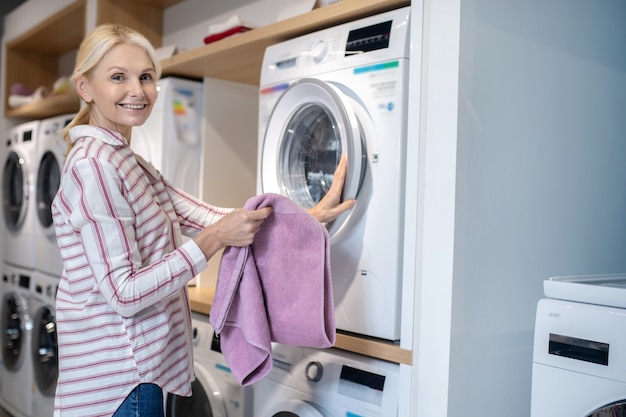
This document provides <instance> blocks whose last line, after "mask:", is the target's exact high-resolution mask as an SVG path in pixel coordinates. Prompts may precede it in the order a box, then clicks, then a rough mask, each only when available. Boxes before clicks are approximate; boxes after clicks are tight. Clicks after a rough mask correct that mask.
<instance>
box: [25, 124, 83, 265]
mask: <svg viewBox="0 0 626 417" xmlns="http://www.w3.org/2000/svg"><path fill="white" fill-rule="evenodd" d="M74 116H75V114H66V115H63V116H56V117H51V118H49V119H45V120H42V121H41V126H40V127H39V139H38V140H37V158H36V160H37V176H36V181H35V200H36V207H37V221H36V225H35V245H36V249H35V251H36V254H37V256H36V259H35V269H37V270H38V271H41V272H44V273H46V274H52V275H58V276H60V275H61V272H62V271H63V262H62V261H61V253H60V252H59V247H58V245H57V240H56V235H55V233H54V225H53V223H52V210H51V207H50V205H51V204H52V200H53V199H54V197H55V195H56V193H57V190H58V189H59V185H60V183H61V171H62V169H63V164H64V163H65V152H66V150H67V143H66V142H65V141H64V140H63V137H62V136H60V135H59V133H58V132H59V130H61V129H62V128H64V127H65V126H67V124H68V123H69V122H71V121H72V119H73V118H74Z"/></svg>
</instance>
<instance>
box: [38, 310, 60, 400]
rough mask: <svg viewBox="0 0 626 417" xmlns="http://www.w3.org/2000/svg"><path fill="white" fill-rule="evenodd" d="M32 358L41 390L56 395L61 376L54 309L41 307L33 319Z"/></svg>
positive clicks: (45, 393)
mask: <svg viewBox="0 0 626 417" xmlns="http://www.w3.org/2000/svg"><path fill="white" fill-rule="evenodd" d="M31 342H32V348H31V353H32V358H33V372H34V375H35V383H36V384H37V388H38V389H39V392H41V393H42V394H43V395H46V396H52V395H54V392H55V390H56V386H57V377H58V376H59V361H58V356H57V355H58V345H57V330H56V321H55V315H54V311H53V310H52V309H51V308H49V307H40V308H39V309H38V310H37V313H36V314H35V318H34V320H33V334H32V341H31Z"/></svg>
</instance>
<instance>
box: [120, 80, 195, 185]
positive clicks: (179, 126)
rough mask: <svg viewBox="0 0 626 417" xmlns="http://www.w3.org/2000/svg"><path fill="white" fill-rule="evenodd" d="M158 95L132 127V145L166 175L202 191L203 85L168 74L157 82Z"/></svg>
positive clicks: (167, 177) (166, 177)
mask: <svg viewBox="0 0 626 417" xmlns="http://www.w3.org/2000/svg"><path fill="white" fill-rule="evenodd" d="M157 88H158V91H159V93H158V97H157V100H156V102H155V103H154V107H153V109H152V113H151V115H150V117H149V118H148V120H146V122H145V123H144V124H143V125H141V126H137V127H134V128H133V133H132V137H131V141H130V146H131V148H133V151H134V152H135V153H137V154H139V155H141V156H142V157H143V158H144V159H145V160H146V161H148V162H150V163H151V164H152V165H154V167H155V168H156V169H158V170H159V171H160V172H161V174H163V177H165V179H167V180H169V181H170V182H171V183H172V184H174V185H175V186H176V187H179V188H181V189H182V190H184V191H186V192H187V193H189V194H191V195H193V196H195V197H198V196H199V195H200V175H199V174H198V173H199V172H200V166H201V163H202V112H203V103H204V85H203V84H202V83H201V82H199V81H191V80H185V79H182V78H175V77H167V78H162V79H160V80H159V81H158V82H157Z"/></svg>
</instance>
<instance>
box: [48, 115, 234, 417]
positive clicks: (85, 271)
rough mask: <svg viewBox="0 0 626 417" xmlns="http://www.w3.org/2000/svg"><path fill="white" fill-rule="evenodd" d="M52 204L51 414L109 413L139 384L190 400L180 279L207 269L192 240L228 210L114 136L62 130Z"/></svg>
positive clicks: (185, 304) (187, 322)
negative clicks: (63, 147)
mask: <svg viewBox="0 0 626 417" xmlns="http://www.w3.org/2000/svg"><path fill="white" fill-rule="evenodd" d="M71 137H72V141H73V142H74V143H75V145H74V147H73V148H72V150H71V152H70V153H69V155H68V157H67V160H66V163H65V167H64V170H63V176H62V180H61V186H60V188H59V191H58V193H57V196H56V198H55V199H54V202H53V204H52V213H53V218H54V225H55V231H56V235H57V241H58V244H59V247H60V250H61V256H62V258H63V267H64V269H63V274H62V277H61V280H60V283H59V289H58V293H57V300H56V320H57V336H58V345H59V352H58V354H59V378H58V383H57V391H56V398H55V410H54V415H55V416H64V417H65V416H80V417H87V416H110V415H112V414H113V413H114V412H115V410H116V409H117V408H118V407H119V405H120V404H121V403H122V401H123V400H124V399H125V398H126V396H127V395H128V394H129V393H130V391H131V390H132V389H133V388H134V387H135V386H136V385H137V384H139V383H142V382H150V383H155V384H158V385H159V386H161V387H162V388H163V389H164V390H165V391H167V392H171V393H174V394H178V395H184V396H189V395H191V381H192V380H193V378H194V375H193V358H192V345H191V319H190V310H189V298H188V293H187V282H188V281H189V280H190V279H192V278H193V277H194V276H195V275H197V274H198V273H199V272H200V271H201V270H202V269H204V268H206V265H207V262H206V259H205V257H204V254H203V253H202V251H201V250H200V248H199V247H198V246H197V245H196V244H195V242H193V241H192V240H189V241H187V242H186V243H184V244H183V241H182V234H185V235H189V236H193V235H195V234H197V233H198V232H199V231H200V230H202V229H203V228H205V227H206V226H208V225H209V224H211V223H213V222H215V221H217V220H219V219H220V218H221V217H223V216H224V215H225V214H227V213H228V212H229V211H230V210H231V209H222V208H218V207H213V206H211V205H208V204H205V203H203V202H201V201H199V200H197V199H194V198H192V197H190V196H189V195H186V194H184V193H183V192H181V191H180V190H178V189H176V188H174V187H172V186H171V185H170V184H169V183H168V182H167V181H164V180H163V178H162V176H161V175H160V173H159V172H158V171H157V170H156V169H154V167H152V166H151V165H150V164H148V163H146V162H145V161H144V160H143V159H141V157H139V156H137V155H135V154H134V153H133V151H132V150H131V148H130V146H129V145H128V142H127V140H126V139H125V138H124V137H122V136H121V135H120V134H119V133H115V132H110V131H107V130H105V129H102V128H98V127H94V126H89V125H82V126H76V127H74V128H72V130H71Z"/></svg>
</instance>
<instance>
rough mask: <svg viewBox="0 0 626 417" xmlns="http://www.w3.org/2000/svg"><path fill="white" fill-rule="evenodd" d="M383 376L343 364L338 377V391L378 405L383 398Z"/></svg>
mask: <svg viewBox="0 0 626 417" xmlns="http://www.w3.org/2000/svg"><path fill="white" fill-rule="evenodd" d="M384 387H385V376H384V375H379V374H375V373H372V372H368V371H364V370H362V369H357V368H353V367H351V366H347V365H344V366H342V367H341V375H340V377H339V393H340V394H343V395H346V396H348V397H352V398H356V399H357V400H360V401H366V402H368V403H370V404H376V405H380V404H382V400H383V397H382V395H383V389H384Z"/></svg>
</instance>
